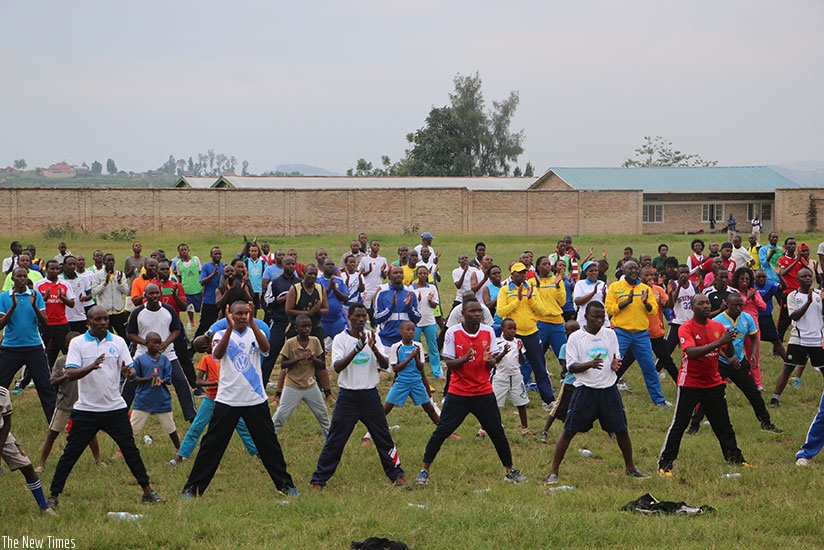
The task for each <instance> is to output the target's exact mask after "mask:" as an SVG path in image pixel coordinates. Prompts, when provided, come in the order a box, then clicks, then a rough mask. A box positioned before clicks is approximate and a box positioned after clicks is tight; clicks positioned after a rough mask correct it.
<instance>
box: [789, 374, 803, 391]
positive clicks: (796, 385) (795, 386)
mask: <svg viewBox="0 0 824 550" xmlns="http://www.w3.org/2000/svg"><path fill="white" fill-rule="evenodd" d="M790 385H791V386H792V387H793V389H794V390H800V389H801V377H800V376H793V379H792V382H790Z"/></svg>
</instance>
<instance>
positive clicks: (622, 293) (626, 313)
mask: <svg viewBox="0 0 824 550" xmlns="http://www.w3.org/2000/svg"><path fill="white" fill-rule="evenodd" d="M644 290H646V291H647V292H648V293H649V297H648V298H647V302H648V303H649V305H651V306H652V309H650V310H649V311H647V308H646V307H645V306H644V302H642V301H641V297H640V294H641V292H642V291H644ZM630 293H632V294H634V295H635V297H634V298H633V299H632V303H630V305H628V306H627V307H625V308H624V309H619V308H618V304H619V303H622V302H624V301H626V299H627V297H628V296H629V295H630ZM604 305H605V306H606V308H607V315H609V320H610V321H611V322H612V326H613V327H615V328H620V329H623V330H627V331H629V332H641V331H642V330H649V318H650V317H653V316H655V315H658V300H656V299H655V294H653V292H652V289H651V288H650V287H648V286H647V285H645V284H644V283H638V284H637V285H635V286H633V285H630V284H629V283H628V282H627V281H626V279H621V280H620V281H616V282H614V283H612V284H611V285H609V290H607V299H606V303H605V304H604Z"/></svg>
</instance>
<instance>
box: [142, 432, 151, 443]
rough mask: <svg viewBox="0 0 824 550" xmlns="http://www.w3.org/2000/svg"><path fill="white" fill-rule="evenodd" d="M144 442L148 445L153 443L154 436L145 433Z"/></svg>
mask: <svg viewBox="0 0 824 550" xmlns="http://www.w3.org/2000/svg"><path fill="white" fill-rule="evenodd" d="M143 443H145V444H146V445H151V444H152V436H150V435H149V434H146V435H144V436H143Z"/></svg>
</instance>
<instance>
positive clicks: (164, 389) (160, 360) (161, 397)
mask: <svg viewBox="0 0 824 550" xmlns="http://www.w3.org/2000/svg"><path fill="white" fill-rule="evenodd" d="M145 340H146V353H144V354H143V355H139V356H138V357H137V358H136V359H135V360H134V365H132V368H131V369H130V370H129V375H128V378H129V380H131V381H132V382H134V383H135V384H137V387H136V388H135V399H134V403H133V404H132V416H131V421H130V422H131V425H132V432H134V434H135V435H139V434H140V432H142V431H143V426H145V425H146V419H148V418H149V416H150V415H155V416H157V420H158V421H159V422H160V426H161V427H162V428H163V429H164V430H165V432H166V433H167V434H168V435H169V439H171V440H172V443H173V444H174V446H175V451H177V450H178V449H180V437H179V436H178V435H177V428H176V427H175V420H174V417H173V416H172V394H171V393H170V392H169V388H168V384H171V383H172V363H171V361H169V358H168V357H166V356H165V355H163V352H162V349H163V340H162V339H161V338H160V335H159V334H158V333H156V332H150V333H149V334H147V335H146V338H145Z"/></svg>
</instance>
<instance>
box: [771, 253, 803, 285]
mask: <svg viewBox="0 0 824 550" xmlns="http://www.w3.org/2000/svg"><path fill="white" fill-rule="evenodd" d="M794 261H795V258H792V257H790V256H787V255H786V254H785V255H784V256H781V257H780V258H778V262H776V265H778V269H777V271H781V270H782V269H787V267H788V266H789V265H790V264H791V263H793V262H794ZM809 267H810V264H809V262H808V261H806V260H805V259H804V258H801V257H799V258H798V263H797V264H795V265H794V266H793V268H792V269H791V270H789V271H788V272H787V274H786V275H784V282H785V283H787V288H785V289H784V294H789V293H790V292H792V291H793V290H798V287H799V286H801V285H800V284H799V282H798V272H799V271H801V270H802V269H804V268H807V269H809Z"/></svg>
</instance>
